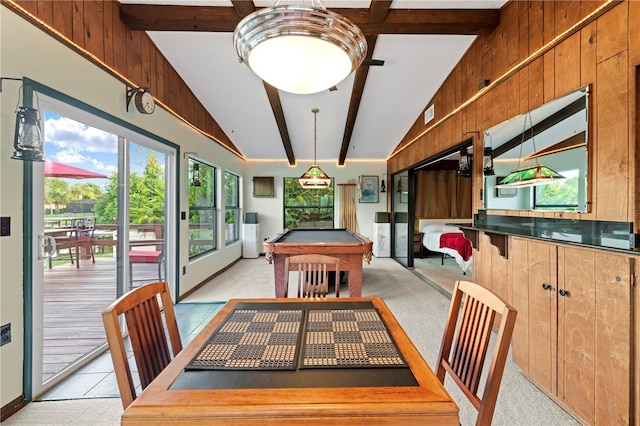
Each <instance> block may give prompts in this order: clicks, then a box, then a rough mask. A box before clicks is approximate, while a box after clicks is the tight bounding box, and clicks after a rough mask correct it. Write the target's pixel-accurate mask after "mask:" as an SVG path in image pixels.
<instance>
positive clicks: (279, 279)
mask: <svg viewBox="0 0 640 426" xmlns="http://www.w3.org/2000/svg"><path fill="white" fill-rule="evenodd" d="M284 259H285V256H283V255H279V256H276V257H275V262H274V263H273V275H274V279H275V281H274V282H275V288H276V297H287V289H286V288H285V286H284Z"/></svg>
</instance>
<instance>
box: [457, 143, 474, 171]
mask: <svg viewBox="0 0 640 426" xmlns="http://www.w3.org/2000/svg"><path fill="white" fill-rule="evenodd" d="M472 158H473V155H472V154H469V153H468V152H467V148H466V147H464V148H462V149H461V150H460V159H459V160H458V176H462V177H471V160H472Z"/></svg>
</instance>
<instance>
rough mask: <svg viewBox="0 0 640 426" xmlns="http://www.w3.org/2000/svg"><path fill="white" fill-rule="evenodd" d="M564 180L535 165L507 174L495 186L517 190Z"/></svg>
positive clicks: (543, 167) (550, 171) (547, 169)
mask: <svg viewBox="0 0 640 426" xmlns="http://www.w3.org/2000/svg"><path fill="white" fill-rule="evenodd" d="M563 179H566V178H565V177H564V176H562V175H561V174H559V173H558V172H556V171H555V170H552V169H550V168H549V167H547V166H540V165H536V166H533V167H529V168H528V169H522V170H516V171H514V172H511V173H509V174H508V175H507V176H505V177H504V178H502V179H501V180H500V183H499V184H498V185H496V187H497V188H518V187H523V186H535V185H546V184H549V183H552V182H558V181H561V180H563Z"/></svg>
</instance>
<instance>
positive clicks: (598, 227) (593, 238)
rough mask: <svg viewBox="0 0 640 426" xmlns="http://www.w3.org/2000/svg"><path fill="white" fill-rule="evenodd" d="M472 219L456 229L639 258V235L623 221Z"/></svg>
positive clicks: (498, 217)
mask: <svg viewBox="0 0 640 426" xmlns="http://www.w3.org/2000/svg"><path fill="white" fill-rule="evenodd" d="M478 216H479V215H476V218H474V223H473V224H472V225H468V226H465V225H460V224H457V225H456V226H457V227H458V228H460V229H462V230H468V231H480V232H485V233H491V234H498V235H513V236H519V237H525V238H531V239H535V240H542V241H548V242H557V243H562V244H568V245H574V246H579V247H586V248H591V249H596V250H606V251H613V252H618V253H624V254H630V255H640V247H638V243H640V236H639V235H637V234H634V233H633V226H632V224H631V223H627V222H605V221H590V220H582V221H579V220H567V219H550V218H536V217H515V216H492V215H484V216H482V219H478Z"/></svg>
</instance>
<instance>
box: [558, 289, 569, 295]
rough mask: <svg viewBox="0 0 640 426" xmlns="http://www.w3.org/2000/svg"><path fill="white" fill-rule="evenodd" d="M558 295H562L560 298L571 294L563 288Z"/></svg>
mask: <svg viewBox="0 0 640 426" xmlns="http://www.w3.org/2000/svg"><path fill="white" fill-rule="evenodd" d="M558 294H560V296H566V295H567V294H569V292H568V291H567V290H565V289H563V288H561V289H560V290H558Z"/></svg>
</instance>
